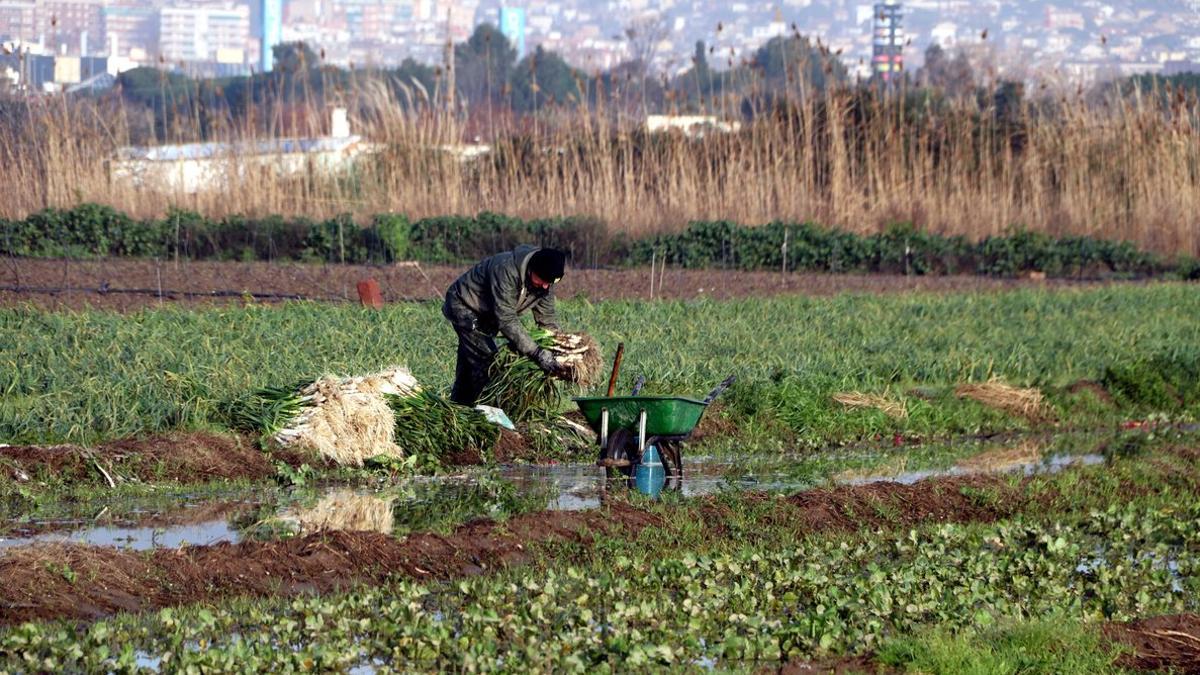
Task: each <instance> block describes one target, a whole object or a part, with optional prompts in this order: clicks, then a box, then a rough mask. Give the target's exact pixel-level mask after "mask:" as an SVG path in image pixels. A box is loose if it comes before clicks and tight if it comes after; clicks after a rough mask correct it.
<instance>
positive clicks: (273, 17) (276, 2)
mask: <svg viewBox="0 0 1200 675" xmlns="http://www.w3.org/2000/svg"><path fill="white" fill-rule="evenodd" d="M259 2H260V3H261V7H260V9H261V12H262V19H261V20H262V26H261V28H262V30H261V34H260V35H259V36H258V37H259V67H260V68H261V69H262V72H264V73H268V72H270V71H271V70H273V69H274V68H275V54H274V52H273V51H272V48H273V47H275V45H278V44H279V43H280V42H281V41H282V38H283V0H259ZM318 11H319V9H318Z"/></svg>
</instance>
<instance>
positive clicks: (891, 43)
mask: <svg viewBox="0 0 1200 675" xmlns="http://www.w3.org/2000/svg"><path fill="white" fill-rule="evenodd" d="M872 42H873V50H872V56H871V69H872V70H873V71H874V74H875V76H876V77H878V78H879V79H880V80H881V81H883V82H887V83H892V82H895V81H897V80H899V79H900V77H902V75H903V73H904V14H903V10H902V9H901V5H900V2H899V0H885V1H884V2H880V3H876V5H875V21H874V31H873V38H872Z"/></svg>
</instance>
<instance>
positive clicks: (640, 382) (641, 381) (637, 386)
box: [629, 375, 646, 396]
mask: <svg viewBox="0 0 1200 675" xmlns="http://www.w3.org/2000/svg"><path fill="white" fill-rule="evenodd" d="M644 386H646V376H645V375H638V376H637V379H636V380H634V381H633V393H631V394H629V395H630V396H637V395H638V394H640V393H642V387H644Z"/></svg>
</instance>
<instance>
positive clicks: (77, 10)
mask: <svg viewBox="0 0 1200 675" xmlns="http://www.w3.org/2000/svg"><path fill="white" fill-rule="evenodd" d="M104 2H105V0H44V1H43V2H37V3H34V4H36V5H37V28H36V30H37V33H38V34H39V35H44V36H45V38H46V43H47V46H48V47H49V48H50V49H52V50H53V51H55V52H57V53H59V54H68V53H69V54H78V55H80V56H87V55H88V54H87V53H85V52H88V53H90V52H91V51H93V50H94V51H97V52H103V51H104V45H103V42H104V18H103V15H102V10H103V9H104ZM89 42H90V43H92V44H89ZM94 45H98V46H99V48H98V49H93V46H94Z"/></svg>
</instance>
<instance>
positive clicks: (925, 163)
mask: <svg viewBox="0 0 1200 675" xmlns="http://www.w3.org/2000/svg"><path fill="white" fill-rule="evenodd" d="M391 91H392V90H391V89H389V88H388V87H387V86H386V85H384V84H383V83H381V82H378V81H372V80H370V79H365V80H363V81H361V82H358V83H357V84H356V85H355V86H354V87H353V89H352V90H351V91H347V92H342V93H341V99H340V104H342V105H346V106H347V107H348V108H349V109H350V110H351V111H352V114H351V119H352V124H353V126H354V129H355V131H356V132H357V133H361V134H363V136H364V137H365V138H366V139H367V140H369V141H370V142H372V143H377V144H380V147H382V148H383V149H382V151H381V152H379V153H378V154H376V155H374V156H373V157H372V159H371V160H369V161H366V162H363V163H361V164H360V165H359V166H358V168H357V169H356V170H355V172H354V173H353V175H351V176H342V177H324V178H323V177H319V176H315V175H310V176H308V177H306V178H303V179H297V178H287V177H278V176H274V175H272V174H271V172H262V171H251V172H246V173H245V175H241V173H242V171H243V169H245V167H244V166H240V163H241V162H243V161H244V160H243V159H242V158H239V157H236V156H230V157H228V158H227V162H228V174H229V176H231V177H232V176H239V177H238V179H237V180H232V179H231V180H229V181H228V182H227V184H226V185H225V186H224V187H223V188H222V189H219V190H213V191H210V192H207V193H198V194H182V193H178V192H172V191H170V190H168V189H161V188H156V187H155V186H153V185H150V186H146V187H144V188H136V187H133V186H131V185H128V184H126V183H123V182H121V181H117V180H113V178H112V176H111V175H110V168H111V164H110V161H109V160H110V158H112V157H113V155H114V153H115V151H116V150H117V148H118V147H121V146H124V145H127V144H130V143H133V142H134V141H140V140H142V139H143V137H144V136H145V134H146V133H147V132H146V131H145V130H146V128H147V125H148V124H150V123H148V122H147V121H146V119H145V118H146V115H147V114H148V113H147V112H146V111H144V110H141V109H132V108H131V107H130V106H127V105H124V104H122V103H119V102H112V101H108V100H103V99H102V100H93V99H68V98H61V97H50V98H40V99H36V100H34V101H26V102H16V103H14V102H9V104H8V105H9V107H10V108H11V109H12V110H13V112H12V113H11V114H6V115H4V116H3V120H2V121H0V163H2V164H3V165H4V166H5V167H6V187H7V190H6V198H5V199H4V200H2V201H0V217H7V218H16V217H22V216H24V215H27V214H28V213H30V212H32V211H36V210H39V209H42V208H45V207H50V206H56V207H66V206H71V205H74V204H76V203H79V202H81V201H95V202H99V203H105V204H109V205H112V206H114V207H117V208H120V209H122V210H124V211H126V212H129V213H131V214H133V215H135V216H139V217H149V216H160V215H162V214H163V213H165V212H166V211H167V210H168V209H169V208H170V207H178V208H185V209H191V210H194V211H198V212H201V213H204V214H205V215H209V216H212V217H221V216H224V215H229V214H235V213H236V214H245V215H259V216H261V215H266V214H280V215H285V216H289V215H305V216H309V217H314V218H320V217H328V216H332V215H336V214H340V213H350V214H352V215H355V216H358V217H360V218H365V217H366V216H368V215H370V214H374V213H381V212H385V211H397V212H403V213H405V214H407V215H408V216H410V217H413V218H421V217H426V216H434V215H448V214H473V213H478V212H481V211H496V212H502V213H508V214H511V215H515V216H521V217H541V216H570V215H587V216H594V217H598V218H601V219H603V220H604V221H606V222H607V223H608V226H609V228H610V230H612V231H614V232H624V233H627V234H630V235H633V236H637V235H641V234H648V233H657V232H664V231H675V230H678V229H681V228H682V227H683V226H685V225H686V223H687V222H688V221H689V220H693V219H697V220H699V219H703V220H714V219H729V220H733V221H737V222H741V223H745V224H756V223H763V222H768V221H771V220H775V219H786V220H792V221H805V220H811V221H815V222H819V223H821V224H824V225H828V226H833V227H838V228H841V229H844V230H847V231H851V232H856V233H870V232H876V231H881V230H882V229H883V228H885V227H886V226H887V225H888V224H890V223H893V222H899V221H911V222H913V223H915V224H916V225H917V226H918V227H919V228H922V229H925V230H928V231H932V232H937V233H940V234H948V235H963V236H966V237H968V238H971V239H979V238H982V237H986V236H988V235H994V234H999V233H1002V232H1004V231H1006V230H1007V229H1008V228H1010V227H1012V226H1022V227H1026V228H1028V229H1031V230H1035V231H1042V232H1046V233H1049V234H1052V235H1057V236H1062V235H1089V236H1094V237H1100V238H1108V239H1118V240H1128V241H1131V242H1134V243H1135V244H1137V245H1138V246H1139V247H1142V248H1144V249H1147V250H1152V251H1157V252H1165V253H1174V252H1188V253H1191V254H1193V255H1195V254H1200V227H1198V225H1200V223H1198V222H1197V216H1196V214H1197V213H1200V143H1198V142H1197V130H1198V129H1197V128H1198V126H1200V121H1198V120H1200V115H1198V112H1200V110H1198V108H1200V105H1198V104H1197V102H1196V100H1195V99H1194V97H1186V96H1175V97H1164V96H1161V95H1150V94H1147V95H1144V96H1133V95H1130V96H1126V97H1121V98H1118V97H1115V96H1114V97H1111V98H1109V99H1107V101H1106V102H1104V103H1096V102H1095V101H1089V100H1087V99H1085V97H1082V96H1081V97H1079V98H1078V99H1076V100H1068V99H1062V98H1060V99H1057V100H1051V101H1044V100H1041V101H1029V100H1025V101H1022V102H1020V103H1018V104H1015V105H1013V106H1008V107H1004V106H1000V105H999V104H997V103H996V102H995V101H994V100H989V99H986V98H985V99H984V100H983V102H978V101H977V100H976V99H974V98H971V99H965V100H958V101H951V100H942V99H936V98H929V97H927V96H926V94H925V93H922V92H908V93H905V94H903V95H900V96H895V97H880V96H877V95H870V94H865V93H864V92H862V91H858V90H830V91H828V92H826V93H825V94H823V95H817V96H809V97H807V98H804V99H799V98H798V97H796V98H795V100H796V101H798V102H793V103H791V104H788V105H787V106H783V107H778V108H775V109H772V110H770V111H766V110H759V111H757V112H756V114H753V115H747V114H745V112H744V111H743V110H742V109H741V108H740V107H739V105H738V102H737V101H719V102H718V101H710V102H707V103H706V104H703V107H704V108H705V109H704V110H702V111H701V112H709V113H714V114H717V115H718V116H721V117H725V118H734V117H737V118H740V121H741V123H742V124H741V128H740V130H738V131H736V132H732V133H710V134H707V135H706V136H704V137H703V138H699V139H695V138H686V137H684V136H683V135H682V134H667V135H654V136H651V135H647V134H646V133H644V132H643V131H642V130H641V126H640V116H632V115H627V114H616V115H614V114H613V110H614V109H615V108H616V107H617V106H616V105H615V104H614V103H613V102H612V101H605V100H604V97H603V95H602V94H601V95H600V96H599V98H597V97H589V101H588V102H585V103H583V104H580V105H578V106H576V107H571V108H564V107H558V108H554V109H549V110H545V111H542V112H541V113H539V115H538V116H537V117H536V118H533V119H532V120H531V119H529V118H526V119H516V118H514V117H513V116H511V115H502V116H500V117H499V119H496V118H489V120H488V123H487V124H480V123H479V122H478V120H476V119H474V118H473V117H471V113H469V112H468V111H464V112H462V113H461V114H448V113H446V112H445V111H443V110H441V109H440V108H439V107H438V106H433V105H428V104H422V103H421V102H420V101H419V100H413V99H412V98H411V97H410V98H408V99H407V100H405V99H404V97H400V98H397V97H395V96H393V95H392V94H391V93H390V92H391ZM427 100H428V99H427ZM1164 101H1165V102H1164ZM694 105H695V104H693V107H694ZM297 106H299V107H300V108H301V112H302V113H303V114H298V113H296V112H295V110H296V108H297ZM304 106H308V108H307V109H304ZM186 110H187V108H186V106H185V111H186ZM324 110H325V107H324V104H323V103H319V102H311V101H310V102H308V103H302V104H296V103H293V102H289V103H286V104H285V103H282V102H281V103H276V104H269V103H268V104H263V106H262V107H261V109H252V110H251V111H249V112H248V113H247V112H243V113H240V114H239V116H238V117H236V118H235V117H233V116H231V115H230V114H229V113H221V114H217V113H212V112H211V111H208V110H200V109H197V110H196V111H195V113H194V114H193V115H190V116H189V115H187V114H183V115H181V116H178V117H176V118H175V119H174V122H173V123H172V125H171V128H170V129H166V130H160V132H159V136H160V137H163V138H165V139H166V140H170V141H176V142H184V141H195V140H200V139H203V140H213V141H236V140H244V139H249V138H256V137H263V136H286V135H308V134H319V133H322V132H324V131H325V127H324V126H323V122H322V121H321V120H323V118H324V116H325V112H324ZM679 111H680V112H687V111H686V110H684V109H682V108H681V109H680V110H679ZM479 114H480V113H478V112H476V113H475V116H476V117H478V115H479ZM212 117H215V119H212ZM295 119H300V120H303V121H305V122H304V123H302V124H301V123H291V124H286V123H285V122H286V121H287V120H295ZM483 127H486V131H482V128H483ZM481 133H482V134H483V135H484V136H486V137H484V138H482V140H483V141H484V142H487V143H489V144H490V145H491V146H492V149H491V152H490V153H489V154H488V155H486V156H484V157H483V158H480V159H475V160H471V161H461V160H459V159H456V158H455V157H454V156H452V155H451V154H449V153H446V152H442V151H440V150H438V148H439V147H443V146H450V145H454V144H459V143H462V142H464V141H472V140H474V139H475V137H476V136H477V135H479V134H481Z"/></svg>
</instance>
